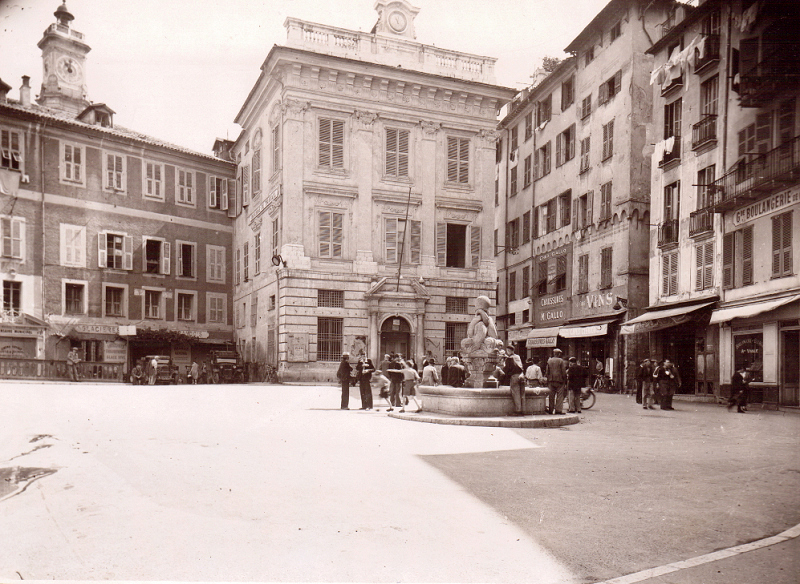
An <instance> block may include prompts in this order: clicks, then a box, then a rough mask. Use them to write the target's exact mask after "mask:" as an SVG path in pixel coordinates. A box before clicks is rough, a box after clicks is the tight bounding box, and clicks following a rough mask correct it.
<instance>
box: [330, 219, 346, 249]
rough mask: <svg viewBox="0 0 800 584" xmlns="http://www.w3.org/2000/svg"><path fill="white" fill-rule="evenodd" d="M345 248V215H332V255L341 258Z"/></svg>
mask: <svg viewBox="0 0 800 584" xmlns="http://www.w3.org/2000/svg"><path fill="white" fill-rule="evenodd" d="M343 247H344V213H331V254H332V257H335V258H340V257H342V255H343Z"/></svg>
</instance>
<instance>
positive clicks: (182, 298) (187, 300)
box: [175, 292, 194, 321]
mask: <svg viewBox="0 0 800 584" xmlns="http://www.w3.org/2000/svg"><path fill="white" fill-rule="evenodd" d="M176 302H177V307H176V310H175V312H176V313H177V315H178V320H189V321H193V320H194V294H193V293H190V292H189V293H187V292H178V298H177V301H176Z"/></svg>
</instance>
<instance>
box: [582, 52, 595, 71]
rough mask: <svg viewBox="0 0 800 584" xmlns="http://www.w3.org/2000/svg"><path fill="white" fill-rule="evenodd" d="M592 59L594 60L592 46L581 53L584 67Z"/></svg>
mask: <svg viewBox="0 0 800 584" xmlns="http://www.w3.org/2000/svg"><path fill="white" fill-rule="evenodd" d="M592 61H594V47H589V48H588V49H587V50H586V52H585V53H584V54H583V66H584V67H586V66H587V65H588V64H589V63H591V62H592Z"/></svg>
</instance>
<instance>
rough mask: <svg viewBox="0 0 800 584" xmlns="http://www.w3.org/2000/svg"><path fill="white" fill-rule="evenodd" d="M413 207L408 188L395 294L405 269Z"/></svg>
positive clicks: (409, 188)
mask: <svg viewBox="0 0 800 584" xmlns="http://www.w3.org/2000/svg"><path fill="white" fill-rule="evenodd" d="M410 207H411V187H408V201H407V202H406V222H405V225H404V227H403V241H402V242H401V243H400V257H399V258H398V260H397V287H396V288H395V292H398V291H399V290H400V272H401V271H402V269H403V254H404V253H405V251H406V233H407V232H408V210H409V208H410Z"/></svg>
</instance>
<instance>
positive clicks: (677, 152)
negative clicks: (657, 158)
mask: <svg viewBox="0 0 800 584" xmlns="http://www.w3.org/2000/svg"><path fill="white" fill-rule="evenodd" d="M673 161H677V162H680V161H681V137H680V136H675V142H674V144H673V145H672V151H671V152H664V157H663V158H662V159H661V162H659V163H658V166H659V168H664V167H665V166H668V165H669V164H670V162H673ZM673 166H674V165H673Z"/></svg>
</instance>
